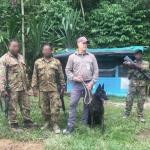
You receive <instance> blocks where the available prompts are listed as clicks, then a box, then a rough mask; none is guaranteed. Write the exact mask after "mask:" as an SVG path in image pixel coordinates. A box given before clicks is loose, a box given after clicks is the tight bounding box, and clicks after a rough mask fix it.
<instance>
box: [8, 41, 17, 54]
mask: <svg viewBox="0 0 150 150" xmlns="http://www.w3.org/2000/svg"><path fill="white" fill-rule="evenodd" d="M9 50H10V52H11V53H12V54H14V55H17V54H18V53H19V43H18V42H16V41H12V42H11V43H10V45H9Z"/></svg>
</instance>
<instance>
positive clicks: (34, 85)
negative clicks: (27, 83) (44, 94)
mask: <svg viewBox="0 0 150 150" xmlns="http://www.w3.org/2000/svg"><path fill="white" fill-rule="evenodd" d="M31 87H32V89H33V92H34V91H36V90H38V88H39V87H38V71H37V64H36V62H35V64H34V70H33V75H32V83H31Z"/></svg>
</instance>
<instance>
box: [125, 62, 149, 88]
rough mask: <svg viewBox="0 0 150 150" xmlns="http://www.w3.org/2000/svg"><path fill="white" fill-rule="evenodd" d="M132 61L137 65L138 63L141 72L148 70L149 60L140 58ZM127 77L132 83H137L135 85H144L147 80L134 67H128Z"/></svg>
mask: <svg viewBox="0 0 150 150" xmlns="http://www.w3.org/2000/svg"><path fill="white" fill-rule="evenodd" d="M134 62H135V63H137V64H138V65H140V67H141V68H142V71H143V72H145V73H146V72H147V71H148V70H149V62H148V61H144V60H142V61H139V62H137V61H134ZM128 77H129V79H130V83H131V84H133V85H137V86H145V85H146V82H147V81H146V79H145V77H144V75H143V74H142V73H140V72H139V71H138V70H136V69H130V70H129V76H128Z"/></svg>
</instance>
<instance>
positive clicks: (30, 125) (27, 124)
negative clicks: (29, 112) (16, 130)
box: [24, 120, 38, 129]
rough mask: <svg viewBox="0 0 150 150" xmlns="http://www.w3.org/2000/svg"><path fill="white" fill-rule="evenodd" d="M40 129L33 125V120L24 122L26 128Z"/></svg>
mask: <svg viewBox="0 0 150 150" xmlns="http://www.w3.org/2000/svg"><path fill="white" fill-rule="evenodd" d="M35 127H38V126H37V124H35V123H33V122H32V121H31V120H24V128H27V129H28V128H35Z"/></svg>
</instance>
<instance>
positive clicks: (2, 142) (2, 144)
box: [0, 139, 44, 150]
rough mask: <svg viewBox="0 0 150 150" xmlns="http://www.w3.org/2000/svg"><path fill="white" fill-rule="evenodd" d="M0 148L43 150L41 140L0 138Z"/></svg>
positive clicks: (4, 149)
mask: <svg viewBox="0 0 150 150" xmlns="http://www.w3.org/2000/svg"><path fill="white" fill-rule="evenodd" d="M0 150H44V146H43V144H42V142H16V141H12V140H7V139H0Z"/></svg>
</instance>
